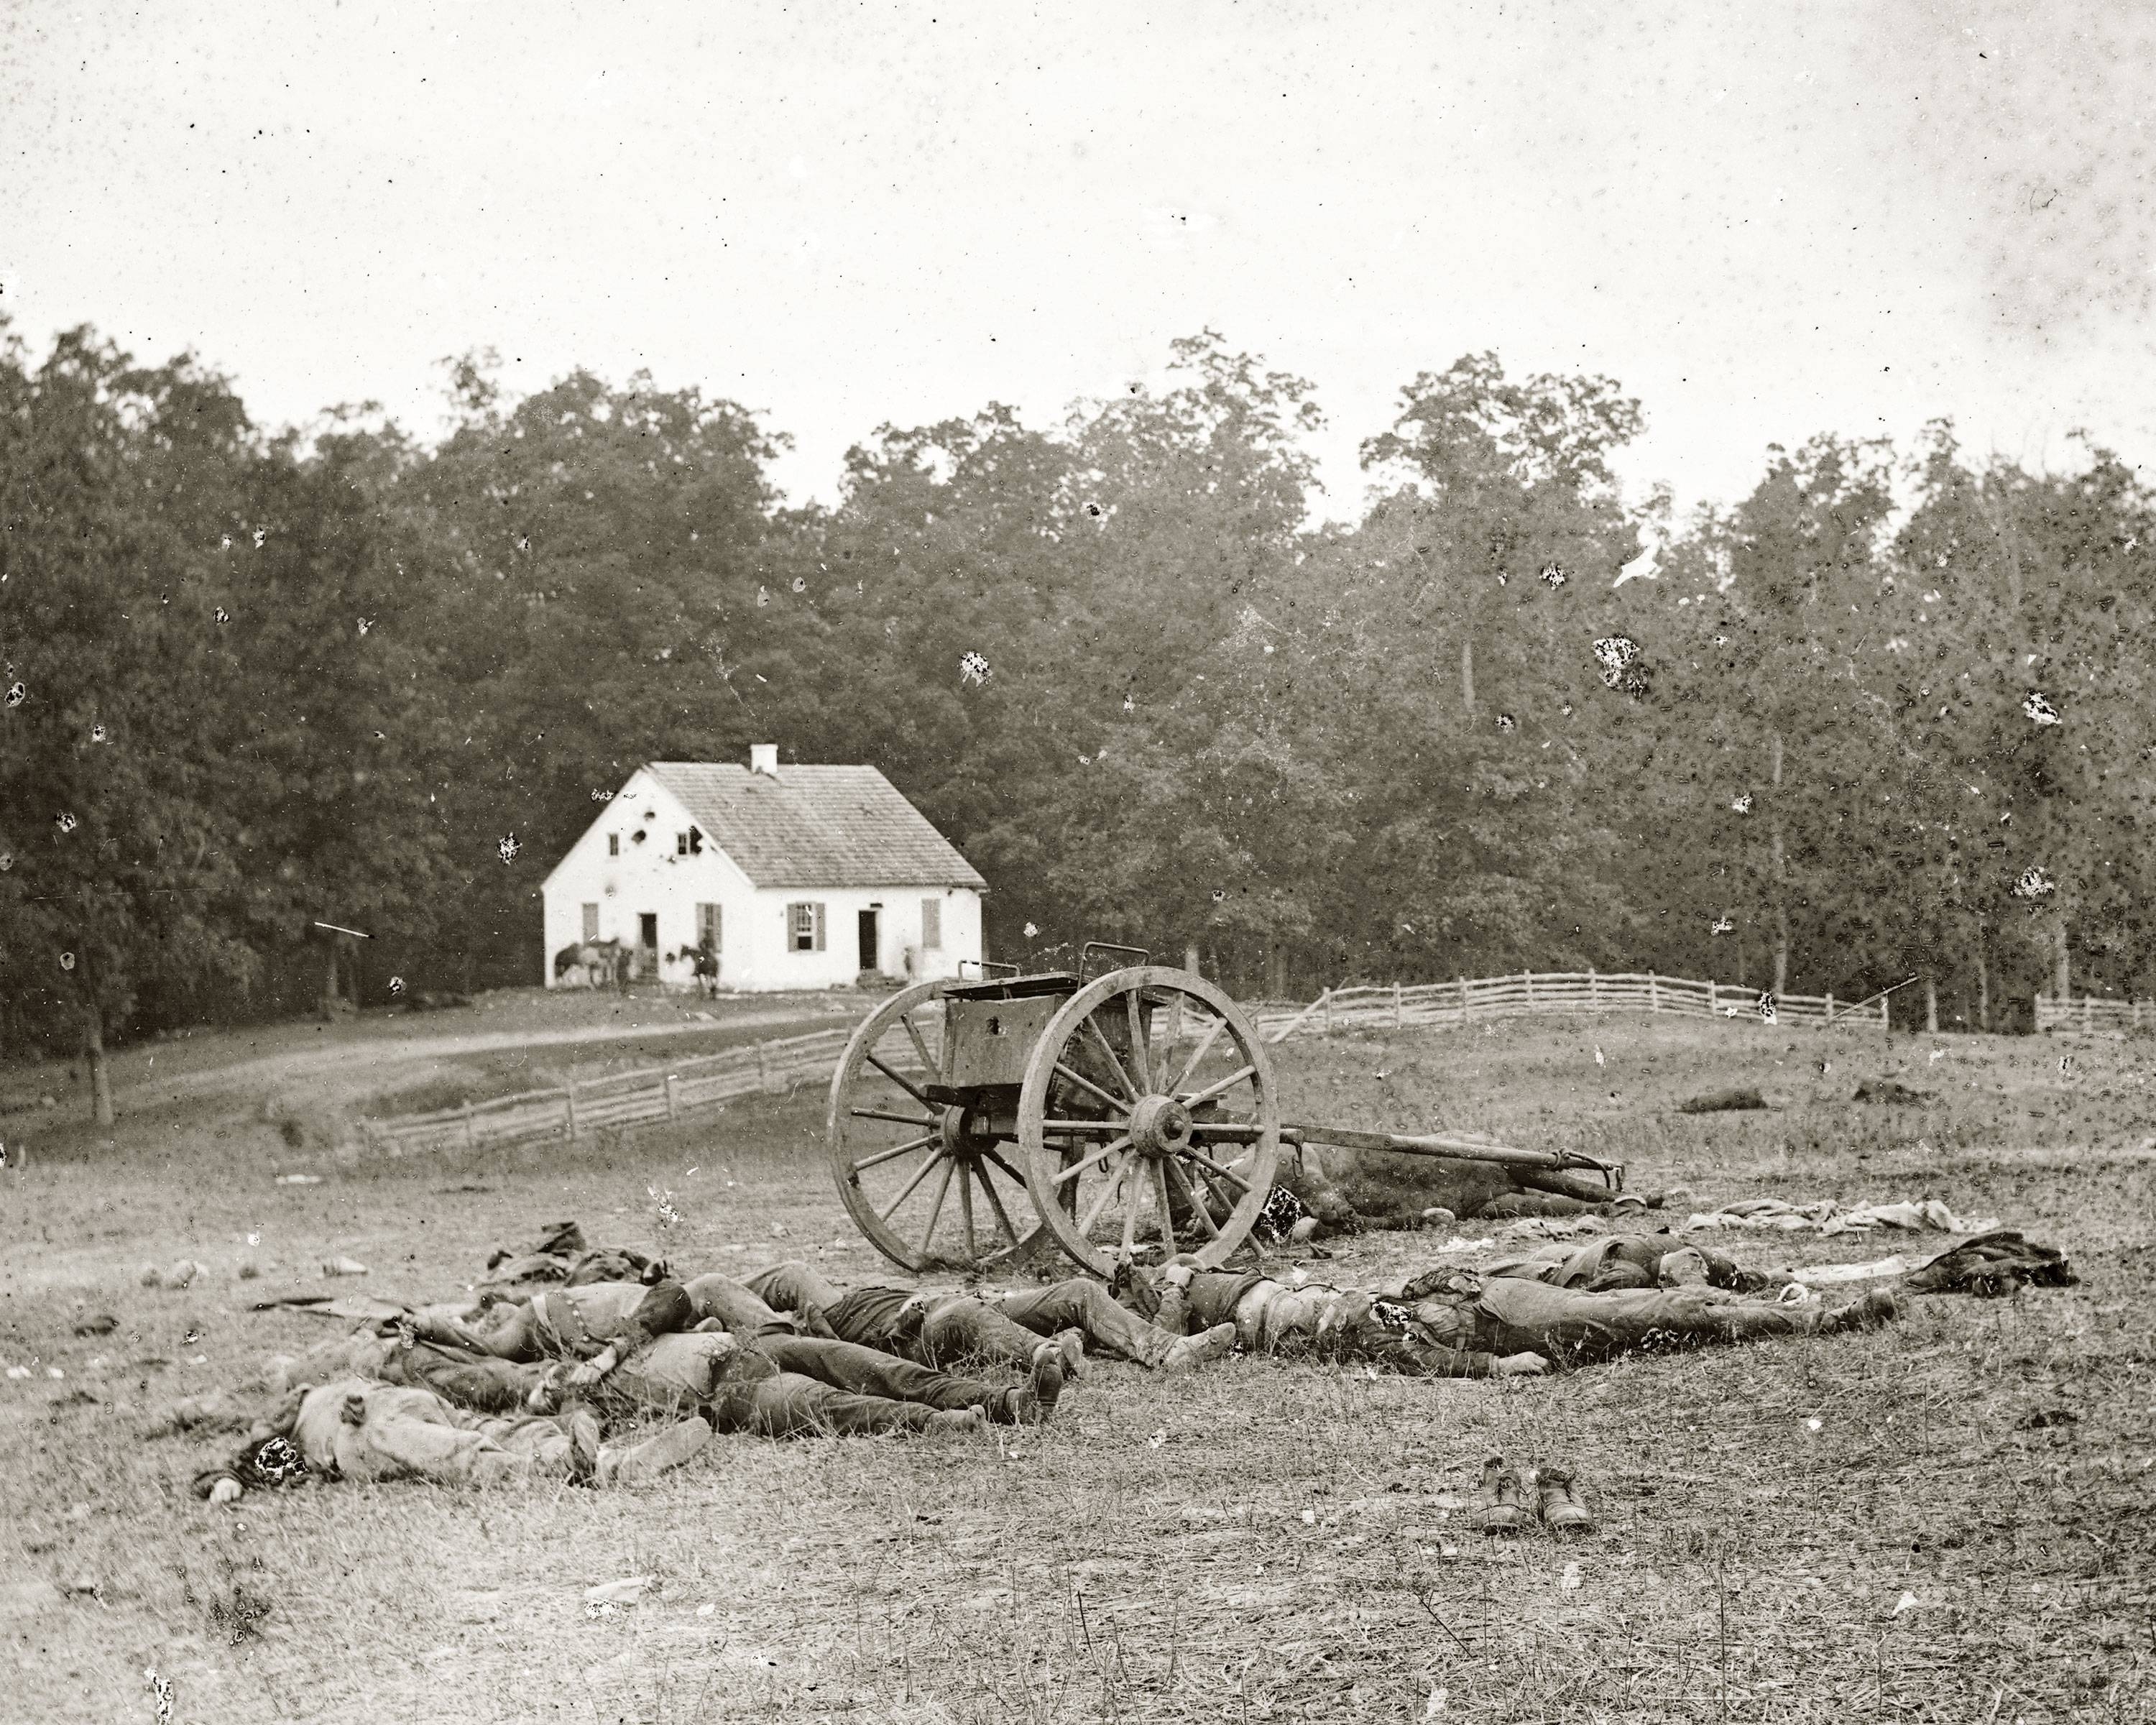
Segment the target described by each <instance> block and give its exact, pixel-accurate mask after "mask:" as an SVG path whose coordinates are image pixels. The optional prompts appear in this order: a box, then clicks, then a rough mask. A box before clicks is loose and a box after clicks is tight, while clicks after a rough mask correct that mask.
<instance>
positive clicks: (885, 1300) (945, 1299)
mask: <svg viewBox="0 0 2156 1725" xmlns="http://www.w3.org/2000/svg"><path fill="white" fill-rule="evenodd" d="M700 1280H701V1278H700ZM747 1288H748V1289H749V1291H752V1293H754V1294H755V1295H756V1296H757V1297H758V1298H759V1299H761V1300H762V1301H765V1302H766V1303H767V1304H768V1305H771V1306H773V1307H777V1308H778V1309H779V1310H780V1311H782V1312H798V1313H799V1314H801V1315H802V1316H803V1317H804V1318H807V1319H809V1320H811V1321H814V1322H820V1323H822V1324H825V1325H828V1326H829V1327H830V1330H831V1332H832V1333H834V1335H837V1336H839V1337H843V1338H844V1339H845V1340H846V1341H849V1342H856V1343H861V1344H863V1345H864V1346H866V1347H870V1348H880V1349H881V1350H882V1351H883V1352H885V1353H895V1354H897V1355H898V1356H899V1357H900V1358H903V1359H910V1360H916V1361H918V1362H919V1363H921V1364H922V1365H927V1366H937V1365H945V1364H950V1363H956V1362H957V1361H959V1360H963V1359H988V1360H996V1361H1001V1362H1004V1363H1009V1364H1011V1365H1015V1366H1019V1367H1021V1368H1023V1367H1024V1366H1025V1365H1027V1364H1028V1363H1029V1362H1030V1360H1031V1359H1032V1358H1033V1357H1034V1351H1035V1350H1036V1349H1037V1348H1039V1346H1040V1338H1041V1337H1043V1336H1050V1337H1054V1338H1055V1342H1056V1343H1057V1345H1058V1346H1059V1347H1060V1348H1061V1349H1062V1350H1063V1357H1064V1364H1065V1369H1066V1370H1067V1371H1068V1372H1070V1374H1071V1375H1072V1376H1074V1377H1075V1376H1076V1375H1077V1374H1078V1373H1079V1372H1080V1371H1081V1370H1082V1368H1083V1364H1084V1360H1085V1344H1086V1343H1091V1344H1092V1346H1094V1347H1096V1348H1100V1349H1101V1350H1102V1351H1103V1352H1105V1353H1111V1354H1113V1355H1115V1356H1116V1357H1117V1358H1122V1359H1127V1360H1132V1361H1135V1362H1136V1363H1137V1364H1139V1365H1142V1366H1147V1367H1150V1368H1152V1369H1153V1370H1155V1371H1161V1372H1179V1371H1184V1370H1187V1369H1188V1368H1191V1367H1193V1366H1197V1365H1202V1364H1204V1363H1207V1362H1208V1361H1210V1360H1216V1359H1219V1358H1222V1357H1223V1356H1224V1355H1225V1354H1226V1353H1228V1351H1229V1349H1230V1348H1233V1347H1234V1346H1235V1326H1234V1325H1233V1324H1232V1323H1229V1322H1219V1323H1216V1324H1214V1325H1213V1326H1212V1327H1207V1328H1200V1329H1199V1330H1198V1331H1197V1332H1194V1333H1192V1334H1189V1335H1184V1334H1182V1333H1181V1332H1174V1331H1168V1330H1163V1329H1162V1328H1161V1327H1159V1326H1158V1325H1157V1324H1152V1323H1148V1322H1146V1321H1145V1319H1143V1318H1142V1317H1138V1316H1137V1314H1135V1313H1134V1312H1129V1311H1127V1310H1126V1309H1125V1308H1124V1307H1122V1306H1119V1305H1117V1304H1116V1301H1115V1298H1114V1296H1112V1295H1111V1294H1110V1293H1109V1291H1108V1290H1107V1289H1106V1288H1105V1287H1103V1286H1101V1284H1100V1283H1099V1282H1097V1281H1091V1280H1090V1279H1089V1278H1087V1277H1086V1276H1072V1277H1071V1278H1070V1280H1069V1281H1061V1282H1058V1283H1056V1284H1055V1286H1053V1287H1048V1288H1040V1289H1036V1290H1034V1291H1012V1292H1009V1293H1006V1294H999V1295H997V1296H993V1297H990V1296H981V1295H975V1294H939V1293H933V1292H929V1291H924V1290H921V1289H918V1288H895V1287H882V1286H873V1287H861V1288H852V1289H845V1288H840V1287H839V1286H837V1285H836V1284H834V1283H833V1282H831V1281H827V1280H825V1278H824V1276H823V1274H822V1272H820V1271H817V1270H814V1269H812V1268H811V1267H810V1266H808V1265H806V1264H802V1263H788V1264H776V1265H773V1266H772V1267H771V1268H770V1269H768V1270H766V1271H761V1272H759V1273H758V1274H757V1275H755V1276H751V1277H750V1278H749V1280H748V1282H747Z"/></svg>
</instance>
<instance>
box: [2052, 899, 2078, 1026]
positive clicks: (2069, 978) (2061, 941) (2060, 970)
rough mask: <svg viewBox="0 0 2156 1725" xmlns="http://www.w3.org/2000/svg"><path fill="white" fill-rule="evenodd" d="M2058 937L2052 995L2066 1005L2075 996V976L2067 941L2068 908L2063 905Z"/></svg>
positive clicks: (2060, 912)
mask: <svg viewBox="0 0 2156 1725" xmlns="http://www.w3.org/2000/svg"><path fill="white" fill-rule="evenodd" d="M2056 941H2057V949H2056V954H2055V957H2054V963H2055V965H2056V968H2055V969H2054V971H2053V973H2052V983H2051V988H2052V997H2053V998H2054V999H2056V1000H2057V1001H2058V1003H2059V1004H2060V1005H2061V1006H2064V1005H2065V1004H2066V1003H2067V1002H2068V1001H2069V1000H2071V999H2073V998H2074V997H2073V980H2074V978H2073V961H2072V958H2071V956H2070V954H2069V952H2068V949H2067V943H2066V908H2065V906H2061V907H2060V910H2059V921H2058V927H2057V931H2056Z"/></svg>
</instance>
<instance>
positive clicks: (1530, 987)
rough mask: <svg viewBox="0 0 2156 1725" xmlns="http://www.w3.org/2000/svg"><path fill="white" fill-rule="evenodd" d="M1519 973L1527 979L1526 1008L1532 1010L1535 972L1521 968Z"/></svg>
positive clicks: (1533, 1005) (1533, 1007)
mask: <svg viewBox="0 0 2156 1725" xmlns="http://www.w3.org/2000/svg"><path fill="white" fill-rule="evenodd" d="M1520 974H1521V975H1522V977H1524V978H1526V979H1527V1010H1528V1011H1529V1012H1532V1011H1533V1010H1534V1009H1535V973H1534V972H1532V970H1523V971H1522V972H1521V973H1520Z"/></svg>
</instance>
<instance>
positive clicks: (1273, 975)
mask: <svg viewBox="0 0 2156 1725" xmlns="http://www.w3.org/2000/svg"><path fill="white" fill-rule="evenodd" d="M1265 999H1268V1000H1285V999H1287V949H1286V947H1283V946H1281V943H1280V942H1278V941H1275V942H1273V943H1272V945H1270V946H1269V947H1266V948H1265Z"/></svg>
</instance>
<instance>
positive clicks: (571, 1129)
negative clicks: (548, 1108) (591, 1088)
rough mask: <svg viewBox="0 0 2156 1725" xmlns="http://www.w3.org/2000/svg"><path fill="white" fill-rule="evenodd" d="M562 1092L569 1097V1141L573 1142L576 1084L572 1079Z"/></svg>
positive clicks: (575, 1119) (575, 1140)
mask: <svg viewBox="0 0 2156 1725" xmlns="http://www.w3.org/2000/svg"><path fill="white" fill-rule="evenodd" d="M562 1095H563V1096H567V1098H568V1099H569V1142H571V1143H572V1144H573V1143H575V1142H577V1086H576V1081H574V1080H573V1079H572V1080H571V1081H570V1083H569V1087H568V1088H567V1090H565V1091H562Z"/></svg>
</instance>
